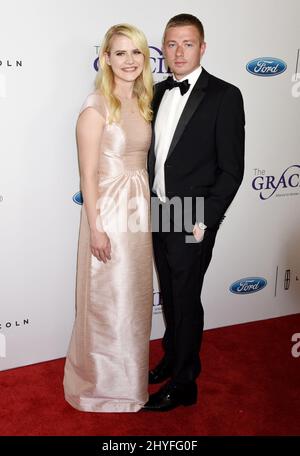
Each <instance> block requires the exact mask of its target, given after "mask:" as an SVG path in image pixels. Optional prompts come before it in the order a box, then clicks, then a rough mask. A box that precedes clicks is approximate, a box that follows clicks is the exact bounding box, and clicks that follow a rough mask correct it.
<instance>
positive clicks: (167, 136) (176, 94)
mask: <svg viewBox="0 0 300 456" xmlns="http://www.w3.org/2000/svg"><path fill="white" fill-rule="evenodd" d="M201 71H202V67H201V66H199V67H198V68H196V70H194V71H193V72H192V73H190V74H189V75H187V76H185V77H184V78H182V79H180V80H179V82H180V81H181V80H185V79H188V81H189V84H190V87H189V90H188V91H187V92H186V93H185V94H184V95H181V93H180V89H179V87H175V88H173V89H171V90H169V89H167V90H166V91H165V93H164V95H163V98H162V100H161V103H160V106H159V109H158V113H157V117H156V121H155V127H154V132H155V146H154V151H155V155H156V161H155V171H154V182H153V187H152V190H153V191H154V193H156V194H157V196H158V197H159V199H160V200H161V201H166V187H165V169H164V165H165V161H166V158H167V155H168V152H169V149H170V145H171V142H172V139H173V136H174V133H175V130H176V127H177V124H178V121H179V119H180V116H181V114H182V111H183V109H184V107H185V105H186V102H187V100H188V98H189V96H190V94H191V92H192V90H193V88H194V85H195V84H196V81H197V79H198V78H199V76H200V74H201Z"/></svg>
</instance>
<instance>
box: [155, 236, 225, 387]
mask: <svg viewBox="0 0 300 456" xmlns="http://www.w3.org/2000/svg"><path fill="white" fill-rule="evenodd" d="M216 233H217V231H214V230H208V229H207V230H206V231H205V235H204V239H203V241H202V242H198V243H197V242H195V243H187V242H186V233H185V232H172V229H171V232H162V231H160V232H154V233H153V249H154V257H155V263H156V268H157V272H158V278H159V284H160V290H161V296H162V301H163V311H164V317H165V323H166V331H165V334H164V338H163V346H164V350H165V358H166V361H167V362H168V363H170V365H171V367H172V372H173V374H172V378H171V379H172V381H174V382H176V383H179V384H186V383H189V382H192V381H195V379H196V378H197V377H198V375H199V374H200V371H201V362H200V356H199V352H200V347H201V341H202V333H203V307H202V303H201V296H200V295H201V289H202V285H203V279H204V275H205V272H206V270H207V267H208V265H209V263H210V260H211V256H212V250H213V246H214V242H215V237H216Z"/></svg>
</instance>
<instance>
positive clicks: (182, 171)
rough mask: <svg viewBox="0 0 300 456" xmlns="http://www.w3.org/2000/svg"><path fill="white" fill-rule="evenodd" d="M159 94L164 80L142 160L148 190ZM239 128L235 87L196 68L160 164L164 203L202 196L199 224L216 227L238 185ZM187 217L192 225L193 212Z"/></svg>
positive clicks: (241, 136)
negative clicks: (145, 164)
mask: <svg viewBox="0 0 300 456" xmlns="http://www.w3.org/2000/svg"><path fill="white" fill-rule="evenodd" d="M165 90H166V84H165V81H162V82H160V83H158V84H156V86H155V92H154V98H153V111H154V119H153V135H152V143H151V147H150V152H149V157H148V170H149V180H150V189H152V186H153V181H154V169H155V158H156V157H155V152H154V144H155V134H154V125H155V118H156V114H157V111H158V108H159V105H160V102H161V100H162V97H163V94H164V92H165ZM244 124H245V116H244V108H243V99H242V95H241V93H240V91H239V89H238V88H237V87H235V86H233V85H232V84H229V83H227V82H225V81H222V80H221V79H218V78H216V77H214V76H212V75H210V74H209V73H208V72H207V71H205V69H204V68H202V72H201V74H200V76H199V78H198V80H197V82H196V84H195V86H194V88H193V90H192V92H191V94H190V96H189V98H188V101H187V103H186V105H185V107H184V110H183V112H182V115H181V117H180V119H179V122H178V124H177V127H176V130H175V133H174V136H173V139H172V142H171V145H170V149H169V152H168V155H167V159H166V161H165V186H166V196H167V197H168V198H170V199H171V198H173V197H174V196H179V197H180V198H184V197H186V196H189V197H199V196H202V197H204V223H205V224H206V225H207V227H208V228H211V229H216V228H217V227H218V226H219V224H220V222H221V221H222V219H223V217H224V214H225V212H226V209H227V208H228V206H229V205H230V203H231V201H232V200H233V198H234V196H235V194H236V192H237V190H238V188H239V186H240V184H241V182H242V178H243V172H244ZM192 218H193V223H195V221H196V220H195V214H193V215H192ZM199 221H203V220H198V222H199Z"/></svg>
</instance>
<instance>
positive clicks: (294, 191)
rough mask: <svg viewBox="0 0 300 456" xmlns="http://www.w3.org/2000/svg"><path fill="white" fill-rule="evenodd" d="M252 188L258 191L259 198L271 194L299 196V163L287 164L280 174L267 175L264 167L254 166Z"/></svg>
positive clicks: (268, 196) (268, 197) (270, 196)
mask: <svg viewBox="0 0 300 456" xmlns="http://www.w3.org/2000/svg"><path fill="white" fill-rule="evenodd" d="M252 188H253V190H255V191H256V192H258V194H259V198H260V199H261V200H267V199H270V198H272V197H273V196H299V195H300V165H298V164H295V165H291V166H288V167H287V168H286V169H285V170H284V171H283V172H282V173H281V175H272V174H270V175H269V174H267V173H266V170H265V169H259V168H255V169H254V178H253V180H252Z"/></svg>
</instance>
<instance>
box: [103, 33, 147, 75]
mask: <svg viewBox="0 0 300 456" xmlns="http://www.w3.org/2000/svg"><path fill="white" fill-rule="evenodd" d="M105 59H106V63H107V64H108V65H110V66H111V69H112V71H113V73H114V77H115V82H116V83H118V81H125V82H133V81H135V80H136V78H137V77H138V76H139V75H140V74H141V73H142V71H143V68H144V62H145V57H144V55H143V54H142V53H141V51H140V50H139V49H138V48H137V47H136V45H135V44H134V43H133V42H132V41H131V40H130V39H129V38H127V36H124V35H115V36H113V38H112V39H111V48H110V52H109V53H106V54H105Z"/></svg>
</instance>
